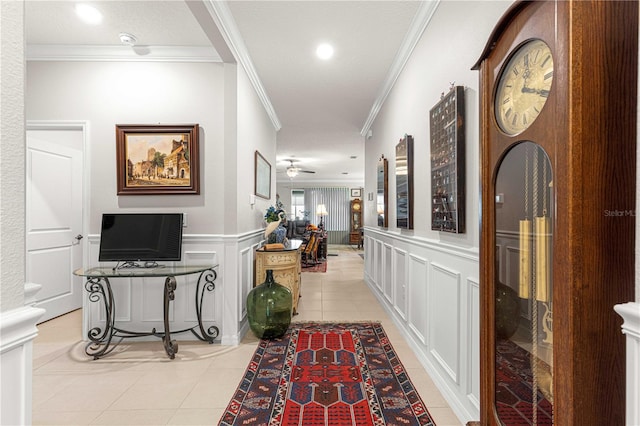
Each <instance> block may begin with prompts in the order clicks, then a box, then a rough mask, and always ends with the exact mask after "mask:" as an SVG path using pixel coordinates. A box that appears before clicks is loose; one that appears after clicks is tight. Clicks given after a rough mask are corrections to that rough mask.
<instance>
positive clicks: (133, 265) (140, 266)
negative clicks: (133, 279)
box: [112, 260, 164, 271]
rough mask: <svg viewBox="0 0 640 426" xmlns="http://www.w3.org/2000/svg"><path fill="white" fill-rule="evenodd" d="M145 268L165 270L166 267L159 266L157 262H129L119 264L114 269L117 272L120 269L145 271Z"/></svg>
mask: <svg viewBox="0 0 640 426" xmlns="http://www.w3.org/2000/svg"><path fill="white" fill-rule="evenodd" d="M143 268H164V265H161V264H159V263H158V262H156V261H145V262H140V263H138V262H136V261H135V260H127V261H122V262H118V264H117V265H116V266H114V267H113V268H112V269H113V270H114V271H117V270H119V269H143Z"/></svg>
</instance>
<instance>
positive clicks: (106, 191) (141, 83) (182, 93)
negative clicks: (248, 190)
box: [26, 62, 235, 234]
mask: <svg viewBox="0 0 640 426" xmlns="http://www.w3.org/2000/svg"><path fill="white" fill-rule="evenodd" d="M27 82H28V85H27V97H26V111H27V119H29V120H87V121H88V122H89V136H88V138H89V143H88V144H89V151H90V157H89V158H88V161H86V162H85V166H86V167H89V170H90V176H91V182H90V191H89V194H90V198H91V199H90V210H91V212H90V223H89V232H90V233H98V232H99V231H100V218H101V214H102V213H104V212H113V211H119V210H122V209H124V210H126V211H150V210H154V211H158V210H166V211H176V212H186V213H188V227H187V228H186V229H185V232H186V233H189V234H193V233H199V234H214V233H219V234H222V233H224V232H225V229H224V224H223V223H222V222H221V221H217V220H212V218H214V217H215V213H216V212H218V211H219V209H220V200H222V198H223V192H224V189H225V186H224V183H225V180H226V179H227V178H229V179H231V180H232V181H233V180H234V179H235V176H234V175H231V176H227V175H226V170H225V162H224V161H222V159H221V158H220V155H221V154H220V153H221V152H223V143H224V137H223V130H224V121H223V120H224V114H225V112H224V71H223V65H222V64H219V63H167V62H151V63H144V62H29V63H28V65H27ZM155 123H163V124H183V123H198V124H199V125H200V195H142V196H131V195H127V196H116V140H115V125H116V124H155Z"/></svg>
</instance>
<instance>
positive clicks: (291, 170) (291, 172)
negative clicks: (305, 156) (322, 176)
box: [284, 159, 315, 178]
mask: <svg viewBox="0 0 640 426" xmlns="http://www.w3.org/2000/svg"><path fill="white" fill-rule="evenodd" d="M284 161H288V162H289V163H291V165H290V166H289V167H287V176H289V177H290V178H294V177H296V176H298V173H315V172H314V171H313V170H303V169H301V168H300V167H296V166H295V165H294V164H293V163H294V162H295V161H297V160H291V159H288V160H284Z"/></svg>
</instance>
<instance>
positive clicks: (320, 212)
mask: <svg viewBox="0 0 640 426" xmlns="http://www.w3.org/2000/svg"><path fill="white" fill-rule="evenodd" d="M316 215H317V216H320V224H319V225H318V228H319V229H322V230H324V223H323V222H322V219H323V217H324V216H327V215H329V212H327V206H325V205H324V204H318V208H317V209H316Z"/></svg>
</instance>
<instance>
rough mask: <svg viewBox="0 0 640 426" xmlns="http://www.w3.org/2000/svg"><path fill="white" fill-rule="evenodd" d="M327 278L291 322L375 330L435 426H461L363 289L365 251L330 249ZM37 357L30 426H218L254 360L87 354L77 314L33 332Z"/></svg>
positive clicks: (224, 355)
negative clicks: (362, 323)
mask: <svg viewBox="0 0 640 426" xmlns="http://www.w3.org/2000/svg"><path fill="white" fill-rule="evenodd" d="M329 253H330V254H337V256H329V258H328V266H327V272H326V273H310V272H309V273H307V272H304V273H303V274H302V298H301V299H300V304H299V312H300V314H299V315H296V316H295V317H294V321H305V320H324V321H343V320H345V321H350V320H379V321H381V322H382V324H383V326H384V328H385V331H386V332H387V335H388V336H389V339H390V341H391V343H392V345H393V346H394V348H395V349H396V350H397V352H398V355H399V357H400V360H401V361H402V363H403V364H404V366H405V368H406V369H407V371H408V373H409V376H410V377H411V380H412V382H413V383H414V385H415V386H416V388H417V389H418V392H419V393H420V396H421V397H422V399H423V400H424V402H425V403H426V405H427V407H428V409H429V412H430V413H431V415H432V417H433V419H434V420H435V422H436V424H437V425H438V426H452V425H456V426H459V425H460V424H461V423H460V421H459V420H458V419H457V417H456V416H455V414H454V413H453V411H452V410H451V409H450V407H449V406H448V404H447V403H446V401H445V400H444V398H443V397H442V395H441V394H440V392H439V391H438V389H437V388H436V387H435V385H434V383H433V382H432V381H431V379H430V378H429V376H428V375H427V373H426V372H425V370H424V368H423V367H422V365H421V364H420V362H419V361H418V359H417V358H416V356H415V355H414V353H413V352H412V351H411V349H410V347H409V345H408V344H407V343H406V341H405V340H404V338H403V337H402V335H401V334H400V332H399V331H398V329H397V328H396V327H395V325H394V324H393V321H392V320H391V319H390V318H389V317H388V315H387V314H386V312H385V310H384V309H383V308H382V306H381V305H380V304H379V303H378V301H377V299H376V297H375V296H374V295H373V294H372V293H371V291H370V290H369V288H368V287H367V285H366V284H365V282H364V280H363V273H364V271H363V269H364V266H363V260H362V258H361V257H360V256H359V255H358V253H362V250H356V249H355V248H352V247H349V246H330V247H329ZM38 328H39V335H38V337H37V338H36V339H35V342H34V348H33V358H34V360H33V424H35V425H216V424H217V422H218V420H219V419H220V417H221V415H222V413H223V411H224V409H225V408H226V406H227V404H228V402H229V401H230V399H231V396H232V394H233V392H234V391H235V389H236V387H237V385H238V383H239V382H240V380H241V378H242V376H243V374H244V372H245V369H246V367H247V365H248V363H249V360H250V358H251V355H252V354H253V352H254V350H255V347H256V343H257V340H256V339H255V337H253V335H252V334H251V332H249V333H248V334H247V336H246V337H245V338H244V339H243V341H242V343H241V344H240V345H238V346H236V347H227V346H220V345H207V344H203V343H201V342H186V341H185V342H180V347H179V352H178V354H177V355H176V359H175V360H169V359H168V358H167V357H166V354H165V353H164V349H163V347H162V342H161V341H160V340H158V341H154V342H137V343H132V342H126V344H121V345H120V346H119V347H118V353H114V354H113V355H112V356H107V357H105V358H103V359H99V360H93V359H91V358H89V357H87V356H86V355H85V354H84V344H83V342H82V336H81V333H82V311H81V310H78V311H75V312H71V313H69V314H67V315H64V316H62V317H59V318H56V319H54V320H51V321H48V322H45V323H43V324H40V325H39V326H38Z"/></svg>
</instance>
